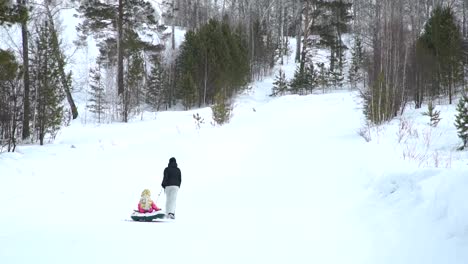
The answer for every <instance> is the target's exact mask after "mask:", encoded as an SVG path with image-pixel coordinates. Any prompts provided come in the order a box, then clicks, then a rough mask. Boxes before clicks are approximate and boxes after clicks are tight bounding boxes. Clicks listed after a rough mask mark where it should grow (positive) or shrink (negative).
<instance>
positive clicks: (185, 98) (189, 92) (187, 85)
mask: <svg viewBox="0 0 468 264" xmlns="http://www.w3.org/2000/svg"><path fill="white" fill-rule="evenodd" d="M178 86H179V91H180V93H181V98H182V104H183V105H184V107H185V109H186V110H187V109H190V108H191V107H192V106H193V105H194V104H195V102H196V100H197V96H198V95H197V87H196V84H195V82H194V81H193V78H192V76H191V75H190V74H188V73H186V74H184V75H183V77H182V79H181V80H180V83H179V85H178Z"/></svg>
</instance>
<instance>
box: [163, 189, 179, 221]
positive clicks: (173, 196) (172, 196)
mask: <svg viewBox="0 0 468 264" xmlns="http://www.w3.org/2000/svg"><path fill="white" fill-rule="evenodd" d="M178 191H179V186H166V188H165V189H164V192H165V193H166V214H169V213H172V214H175V209H176V200H177V192H178Z"/></svg>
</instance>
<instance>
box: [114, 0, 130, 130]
mask: <svg viewBox="0 0 468 264" xmlns="http://www.w3.org/2000/svg"><path fill="white" fill-rule="evenodd" d="M118 12H119V14H118V15H119V16H118V19H117V34H118V36H117V94H118V95H120V96H121V98H122V110H123V112H122V118H123V120H122V121H124V122H128V113H127V104H128V102H127V99H128V97H127V95H126V93H125V87H124V69H123V67H124V65H123V59H124V58H123V49H124V47H123V45H122V43H123V0H119V7H118Z"/></svg>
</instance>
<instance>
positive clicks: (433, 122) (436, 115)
mask: <svg viewBox="0 0 468 264" xmlns="http://www.w3.org/2000/svg"><path fill="white" fill-rule="evenodd" d="M422 115H425V116H428V117H429V119H430V120H429V125H430V126H432V127H436V126H437V124H439V122H440V120H441V118H440V111H435V108H434V105H433V104H432V102H429V104H428V105H427V112H424V113H422Z"/></svg>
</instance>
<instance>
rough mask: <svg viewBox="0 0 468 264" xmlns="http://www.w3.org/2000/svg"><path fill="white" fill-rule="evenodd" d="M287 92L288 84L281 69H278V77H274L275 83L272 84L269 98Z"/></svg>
mask: <svg viewBox="0 0 468 264" xmlns="http://www.w3.org/2000/svg"><path fill="white" fill-rule="evenodd" d="M287 91H288V83H287V81H286V76H285V74H284V71H283V69H279V71H278V75H276V79H275V82H273V88H272V91H271V94H270V96H278V95H280V96H281V95H283V94H285V93H286V92H287Z"/></svg>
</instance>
